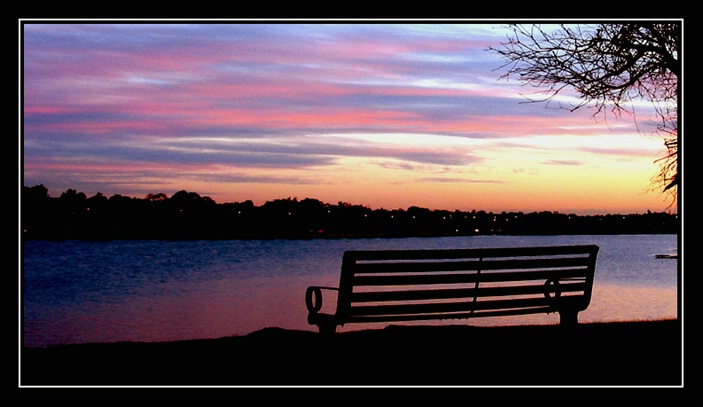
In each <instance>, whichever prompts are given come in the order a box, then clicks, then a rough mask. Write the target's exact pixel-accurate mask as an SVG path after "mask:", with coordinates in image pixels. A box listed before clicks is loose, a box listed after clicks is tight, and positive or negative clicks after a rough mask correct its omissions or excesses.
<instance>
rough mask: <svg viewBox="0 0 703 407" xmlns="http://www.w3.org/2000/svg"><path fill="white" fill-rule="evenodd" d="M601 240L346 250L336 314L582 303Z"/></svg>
mask: <svg viewBox="0 0 703 407" xmlns="http://www.w3.org/2000/svg"><path fill="white" fill-rule="evenodd" d="M597 253H598V246H595V245H581V246H551V247H518V248H487V249H456V250H454V249H447V250H380V251H347V252H345V253H344V257H343V260H342V271H341V276H340V283H339V297H338V302H337V312H336V315H337V317H338V318H340V319H341V320H343V321H346V322H381V321H407V320H419V319H449V318H469V317H480V316H498V315H519V314H529V313H544V312H558V311H571V312H574V311H575V312H578V311H582V310H584V309H586V308H587V307H588V305H589V303H590V300H591V291H592V286H593V275H594V271H595V263H596V256H597Z"/></svg>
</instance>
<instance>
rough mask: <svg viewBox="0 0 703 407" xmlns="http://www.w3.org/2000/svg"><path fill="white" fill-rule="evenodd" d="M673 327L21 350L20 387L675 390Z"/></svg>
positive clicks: (364, 334) (309, 334)
mask: <svg viewBox="0 0 703 407" xmlns="http://www.w3.org/2000/svg"><path fill="white" fill-rule="evenodd" d="M681 334H682V330H681V322H680V321H679V320H676V319H669V320H656V321H632V322H602V323H582V324H579V325H578V326H577V327H575V328H573V329H564V328H563V327H560V326H559V325H521V326H497V327H479V326H471V325H461V324H457V325H418V326H403V325H389V326H386V327H385V328H380V329H368V330H359V331H346V332H340V333H337V334H336V335H333V336H323V335H320V334H318V333H317V332H313V331H302V330H289V329H282V328H276V327H272V328H264V329H261V330H259V331H255V332H252V333H250V334H247V335H244V336H231V337H224V338H217V339H199V340H184V341H175V342H111V343H89V344H70V345H56V346H53V347H45V348H31V347H25V348H22V349H21V353H20V386H31V387H34V386H36V387H44V386H68V387H72V386H97V387H114V386H128V387H129V386H147V387H149V386H196V387H197V386H222V387H262V386H263V387H269V386H271V387H289V386H293V387H299V386H302V387H309V386H313V387H317V386H322V387H348V386H361V387H365V386H371V387H377V386H381V387H386V386H420V387H424V386H429V387H437V386H438V387H444V386H451V387H492V386H508V387H514V386H516V387H520V386H538V387H539V386H566V387H583V386H674V387H675V386H682V385H683V382H682V380H683V377H682V368H683V357H682V355H683V354H682V343H683V342H682V337H681Z"/></svg>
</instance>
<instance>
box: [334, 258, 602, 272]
mask: <svg viewBox="0 0 703 407" xmlns="http://www.w3.org/2000/svg"><path fill="white" fill-rule="evenodd" d="M588 264H590V260H589V258H588V257H563V258H550V259H543V258H539V259H517V260H483V261H477V260H472V261H444V262H437V261H434V262H404V263H356V264H354V265H348V267H349V268H350V271H353V272H354V273H356V274H361V273H401V272H440V271H464V270H466V271H469V270H509V269H512V270H516V269H536V268H552V267H583V266H587V265H588Z"/></svg>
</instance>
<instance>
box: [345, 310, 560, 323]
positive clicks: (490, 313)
mask: <svg viewBox="0 0 703 407" xmlns="http://www.w3.org/2000/svg"><path fill="white" fill-rule="evenodd" d="M551 312H555V310H553V309H552V308H550V307H529V308H520V309H511V310H483V311H481V310H479V311H476V312H473V313H472V312H456V313H446V314H425V315H418V314H413V315H352V316H350V317H349V318H347V322H399V321H423V320H436V319H439V320H442V319H467V318H477V317H499V316H508V315H510V316H512V315H526V314H544V313H551Z"/></svg>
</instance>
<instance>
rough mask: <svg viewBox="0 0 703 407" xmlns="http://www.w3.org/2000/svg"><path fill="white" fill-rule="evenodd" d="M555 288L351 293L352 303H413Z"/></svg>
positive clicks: (577, 285)
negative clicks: (416, 301)
mask: <svg viewBox="0 0 703 407" xmlns="http://www.w3.org/2000/svg"><path fill="white" fill-rule="evenodd" d="M586 288H587V285H586V283H584V282H582V281H574V282H570V283H564V282H562V283H561V284H559V287H558V290H559V291H560V292H562V293H565V292H584V291H585V290H586ZM554 291H556V288H555V286H549V287H545V286H544V284H539V285H525V286H509V287H480V286H479V288H448V289H432V290H405V291H373V292H359V293H352V294H351V297H350V300H351V302H352V303H359V302H388V301H414V300H444V299H453V298H473V297H474V296H476V297H499V296H508V295H527V294H544V293H545V292H549V293H554Z"/></svg>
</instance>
